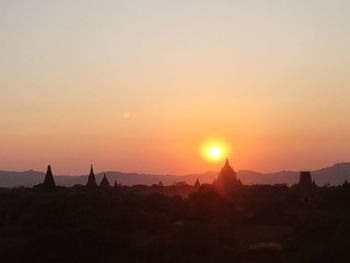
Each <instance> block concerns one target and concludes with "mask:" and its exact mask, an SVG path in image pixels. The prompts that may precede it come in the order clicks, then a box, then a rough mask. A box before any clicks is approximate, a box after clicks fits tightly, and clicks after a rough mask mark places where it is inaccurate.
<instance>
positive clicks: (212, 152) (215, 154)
mask: <svg viewBox="0 0 350 263" xmlns="http://www.w3.org/2000/svg"><path fill="white" fill-rule="evenodd" d="M209 156H210V157H211V158H213V159H218V158H220V156H221V149H220V148H219V147H218V146H212V147H210V148H209Z"/></svg>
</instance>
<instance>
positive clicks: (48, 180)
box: [43, 165, 56, 190]
mask: <svg viewBox="0 0 350 263" xmlns="http://www.w3.org/2000/svg"><path fill="white" fill-rule="evenodd" d="M43 187H44V188H45V189H48V190H53V189H55V188H56V183H55V180H54V179H53V175H52V170H51V165H49V166H48V167H47V172H46V175H45V179H44V183H43Z"/></svg>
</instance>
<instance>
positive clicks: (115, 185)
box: [114, 180, 118, 188]
mask: <svg viewBox="0 0 350 263" xmlns="http://www.w3.org/2000/svg"><path fill="white" fill-rule="evenodd" d="M117 187H118V182H117V180H115V181H114V188H117Z"/></svg>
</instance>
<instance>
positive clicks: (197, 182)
mask: <svg viewBox="0 0 350 263" xmlns="http://www.w3.org/2000/svg"><path fill="white" fill-rule="evenodd" d="M200 187H201V183H200V182H199V180H198V178H197V180H196V182H195V184H194V188H196V189H199V188H200Z"/></svg>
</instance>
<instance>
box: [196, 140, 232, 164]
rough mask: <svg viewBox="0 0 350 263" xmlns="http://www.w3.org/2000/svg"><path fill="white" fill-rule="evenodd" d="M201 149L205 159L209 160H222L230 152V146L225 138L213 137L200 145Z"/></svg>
mask: <svg viewBox="0 0 350 263" xmlns="http://www.w3.org/2000/svg"><path fill="white" fill-rule="evenodd" d="M199 151H200V154H201V155H202V157H203V159H205V160H207V161H209V162H221V161H222V160H223V159H224V158H227V157H228V155H229V154H230V147H229V144H228V143H227V142H226V141H225V140H223V139H220V138H217V137H212V138H208V139H207V140H205V141H204V142H203V143H202V144H201V145H200V147H199Z"/></svg>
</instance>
